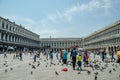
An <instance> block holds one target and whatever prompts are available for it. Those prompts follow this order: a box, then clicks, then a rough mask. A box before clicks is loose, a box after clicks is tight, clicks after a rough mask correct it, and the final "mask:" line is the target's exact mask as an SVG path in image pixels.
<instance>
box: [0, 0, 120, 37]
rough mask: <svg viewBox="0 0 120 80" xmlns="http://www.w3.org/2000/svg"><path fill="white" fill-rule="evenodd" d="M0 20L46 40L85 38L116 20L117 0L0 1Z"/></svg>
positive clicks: (119, 3)
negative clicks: (7, 21) (6, 19)
mask: <svg viewBox="0 0 120 80" xmlns="http://www.w3.org/2000/svg"><path fill="white" fill-rule="evenodd" d="M0 16H1V17H4V18H8V19H9V20H10V21H15V22H16V24H22V26H23V27H25V28H27V29H28V30H31V31H33V32H35V33H37V34H39V35H40V37H41V38H48V37H50V36H51V37H54V38H56V37H85V36H87V35H89V34H91V33H93V32H95V31H97V30H99V29H101V28H103V27H105V26H107V25H110V24H112V23H114V22H116V21H117V20H120V0H0Z"/></svg>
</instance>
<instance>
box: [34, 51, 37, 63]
mask: <svg viewBox="0 0 120 80" xmlns="http://www.w3.org/2000/svg"><path fill="white" fill-rule="evenodd" d="M36 57H37V51H34V57H33V59H34V62H36Z"/></svg>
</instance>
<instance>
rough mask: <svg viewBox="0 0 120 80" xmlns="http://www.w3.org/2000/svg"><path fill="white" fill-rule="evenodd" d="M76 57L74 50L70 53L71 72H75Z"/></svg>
mask: <svg viewBox="0 0 120 80" xmlns="http://www.w3.org/2000/svg"><path fill="white" fill-rule="evenodd" d="M76 56H77V51H76V48H74V49H73V50H72V51H71V57H72V64H73V70H75V65H76Z"/></svg>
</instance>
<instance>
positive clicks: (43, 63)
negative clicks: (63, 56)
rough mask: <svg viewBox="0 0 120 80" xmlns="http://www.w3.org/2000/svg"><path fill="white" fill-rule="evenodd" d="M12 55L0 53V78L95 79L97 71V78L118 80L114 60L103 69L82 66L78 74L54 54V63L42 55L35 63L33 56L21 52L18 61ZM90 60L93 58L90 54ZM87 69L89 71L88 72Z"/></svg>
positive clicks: (102, 65)
mask: <svg viewBox="0 0 120 80" xmlns="http://www.w3.org/2000/svg"><path fill="white" fill-rule="evenodd" d="M13 55H14V54H7V58H4V57H3V54H0V80H95V79H94V78H95V74H94V73H95V72H98V75H97V80H120V66H119V64H117V63H115V62H110V63H107V65H108V67H107V66H106V67H105V68H106V69H104V70H103V71H100V70H99V69H98V70H97V69H95V70H92V69H91V68H90V67H84V66H82V69H83V70H82V71H81V72H80V74H78V73H79V70H73V69H72V66H71V65H62V63H59V61H58V60H57V59H56V56H55V55H54V60H53V63H54V64H50V60H46V57H45V56H43V55H41V57H40V58H39V59H38V58H37V62H35V63H33V56H30V55H24V54H23V60H22V61H20V60H19V59H13ZM68 57H69V55H68ZM97 59H98V60H99V61H101V59H100V57H99V56H96V58H95V60H97ZM90 60H91V61H92V60H93V57H92V55H91V57H90ZM68 61H70V59H68ZM99 61H98V62H97V64H98V65H99V66H100V67H104V66H105V65H106V63H103V62H102V63H101V64H99ZM5 62H7V64H6V65H4V63H5ZM38 62H40V65H39V66H37V65H38ZM32 65H35V67H36V69H32ZM64 67H66V68H68V71H66V72H64V71H62V69H63V68H64ZM87 70H89V71H90V72H91V73H90V74H88V73H87ZM5 71H6V72H5ZM31 72H32V74H31ZM55 72H57V73H58V75H56V73H55Z"/></svg>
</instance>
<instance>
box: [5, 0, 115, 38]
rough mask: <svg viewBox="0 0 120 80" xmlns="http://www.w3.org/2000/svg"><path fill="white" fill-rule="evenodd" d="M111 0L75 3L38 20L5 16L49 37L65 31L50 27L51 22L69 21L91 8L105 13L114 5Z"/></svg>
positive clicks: (42, 35) (57, 35)
mask: <svg viewBox="0 0 120 80" xmlns="http://www.w3.org/2000/svg"><path fill="white" fill-rule="evenodd" d="M112 1H113V0H91V1H90V2H88V3H84V4H80V3H77V4H76V5H74V6H72V7H70V8H67V9H64V10H63V11H59V10H56V12H55V13H53V14H48V15H47V16H46V18H43V19H42V20H40V21H36V20H33V19H30V18H26V17H21V16H19V17H18V16H13V15H12V16H7V18H9V19H10V20H14V21H15V22H19V23H20V24H22V25H23V26H25V27H26V28H27V29H29V30H32V31H33V32H35V33H38V34H40V35H41V37H49V36H50V35H51V36H55V37H59V36H60V35H64V34H65V33H62V31H60V30H58V29H54V28H50V26H51V24H53V23H56V22H60V21H65V20H66V21H71V20H72V19H73V17H74V16H75V15H77V14H79V15H80V13H87V12H88V13H89V12H91V11H93V10H99V9H103V10H105V13H109V11H110V9H111V8H112V7H113V6H114V5H113V3H112Z"/></svg>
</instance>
